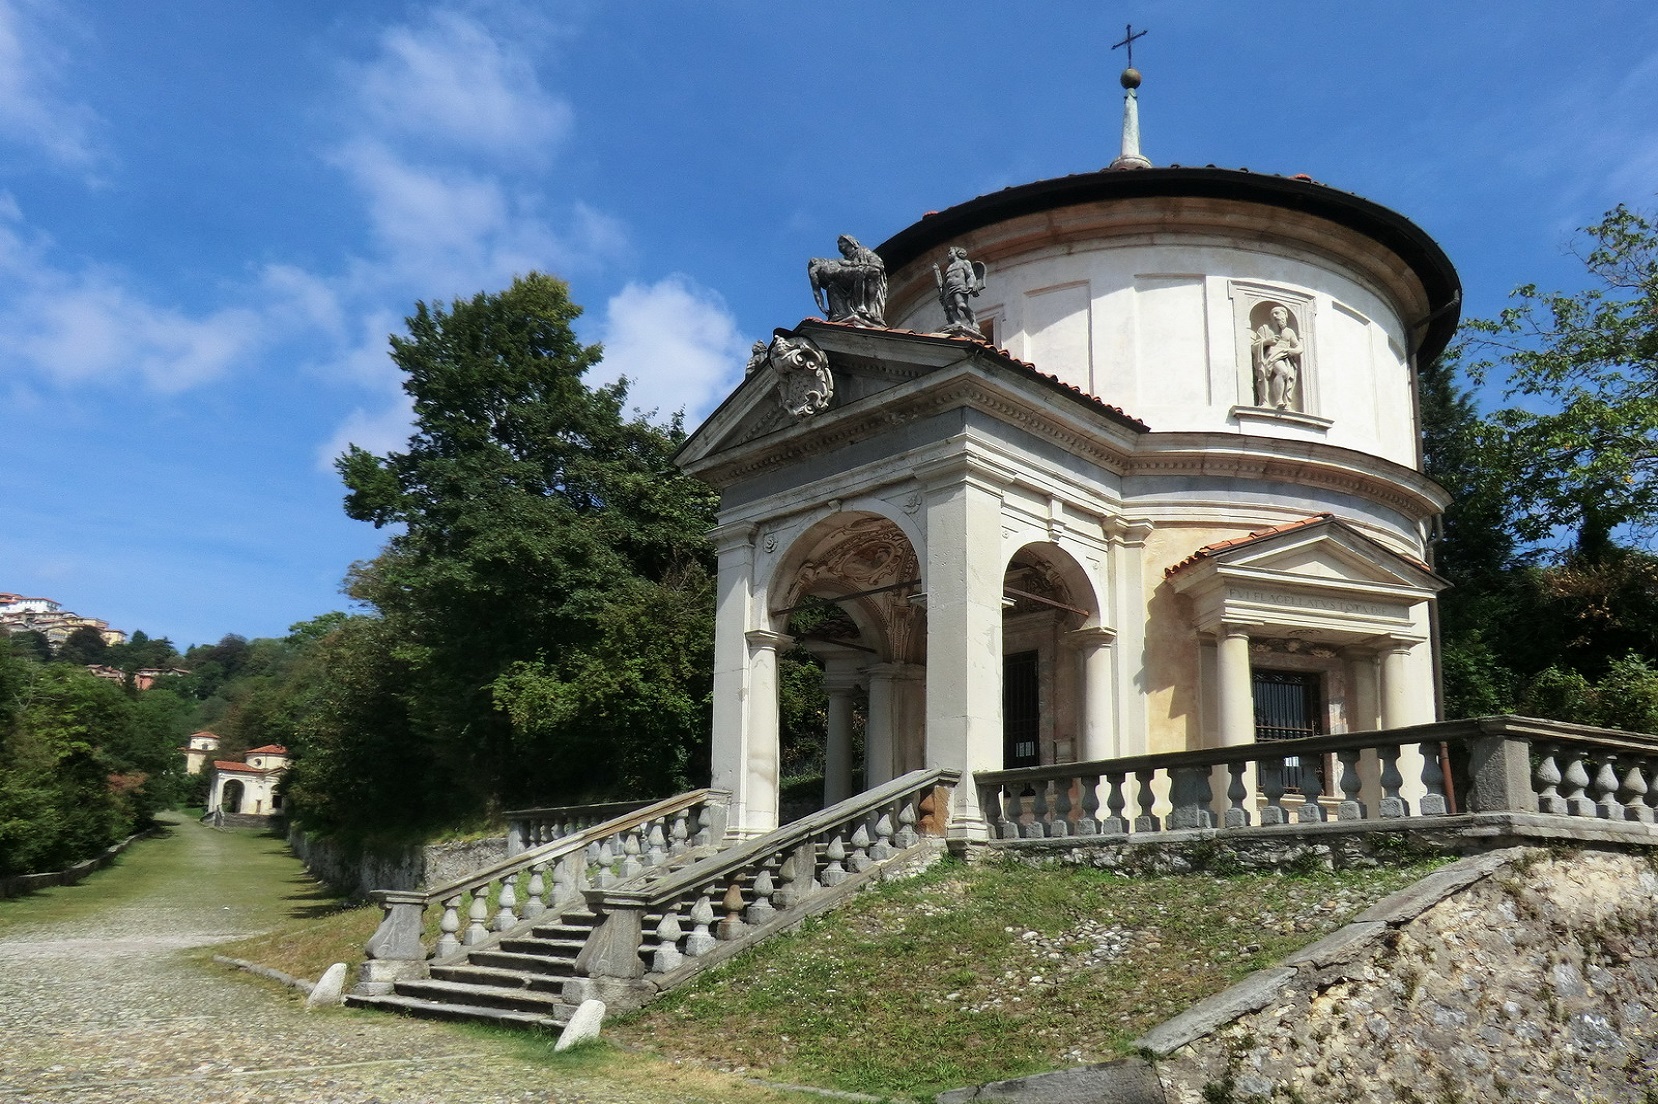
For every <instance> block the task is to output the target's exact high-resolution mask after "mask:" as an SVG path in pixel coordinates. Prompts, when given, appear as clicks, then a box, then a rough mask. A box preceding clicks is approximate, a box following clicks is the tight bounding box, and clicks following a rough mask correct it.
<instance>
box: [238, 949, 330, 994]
mask: <svg viewBox="0 0 1658 1104" xmlns="http://www.w3.org/2000/svg"><path fill="white" fill-rule="evenodd" d="M213 961H214V962H217V963H219V964H220V965H221V966H234V967H236V968H237V969H238V970H246V971H247V972H248V973H250V974H258V975H259V976H260V977H262V978H270V979H271V980H272V981H276V982H280V983H282V984H283V985H286V986H287V987H288V988H290V989H298V990H299V991H300V992H301V993H304V994H305V995H306V996H310V995H311V990H312V989H314V988H316V986H315V985H314V984H312V983H311V982H309V981H306V980H305V979H303V978H296V977H294V975H292V974H285V973H283V972H282V971H281V970H273V969H271V968H270V967H269V966H261V965H259V963H257V962H249V961H248V960H247V959H245V958H231V957H230V956H228V955H214V956H213Z"/></svg>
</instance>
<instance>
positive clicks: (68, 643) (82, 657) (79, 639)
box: [54, 625, 109, 666]
mask: <svg viewBox="0 0 1658 1104" xmlns="http://www.w3.org/2000/svg"><path fill="white" fill-rule="evenodd" d="M108 652H109V645H108V644H106V643H105V642H104V634H103V633H101V632H99V631H98V630H97V629H95V628H93V627H92V626H90V625H82V626H81V627H80V628H78V629H76V630H75V631H74V632H72V633H70V634H69V635H68V637H66V638H65V639H64V641H63V643H62V644H59V645H58V650H57V653H56V655H55V657H54V658H56V659H57V661H58V662H59V663H74V664H79V665H82V666H84V665H87V664H93V663H102V662H104V657H105V655H106V654H107V653H108Z"/></svg>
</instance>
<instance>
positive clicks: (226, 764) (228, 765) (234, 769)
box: [213, 759, 265, 774]
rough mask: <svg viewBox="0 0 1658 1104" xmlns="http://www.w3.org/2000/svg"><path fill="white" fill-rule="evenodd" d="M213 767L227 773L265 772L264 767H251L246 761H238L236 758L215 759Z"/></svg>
mask: <svg viewBox="0 0 1658 1104" xmlns="http://www.w3.org/2000/svg"><path fill="white" fill-rule="evenodd" d="M213 769H214V770H222V771H224V772H226V773H227V774H264V773H265V770H264V768H263V767H250V766H248V765H247V764H246V763H238V762H237V761H236V760H234V759H215V760H213Z"/></svg>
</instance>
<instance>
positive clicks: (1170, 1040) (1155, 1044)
mask: <svg viewBox="0 0 1658 1104" xmlns="http://www.w3.org/2000/svg"><path fill="white" fill-rule="evenodd" d="M1295 974H1296V971H1295V969H1294V968H1293V967H1290V966H1274V967H1272V968H1270V969H1266V970H1257V971H1256V972H1255V973H1253V974H1250V975H1249V976H1248V977H1246V978H1244V979H1243V980H1242V981H1240V982H1238V984H1236V985H1234V986H1232V988H1230V989H1227V990H1225V991H1223V992H1220V993H1216V994H1215V995H1214V996H1212V997H1208V998H1206V999H1204V1000H1201V1001H1198V1002H1197V1003H1196V1004H1194V1005H1192V1007H1190V1008H1188V1009H1187V1010H1186V1011H1184V1012H1182V1013H1181V1014H1180V1015H1178V1016H1176V1017H1175V1018H1174V1019H1172V1020H1165V1021H1164V1022H1163V1023H1160V1024H1158V1025H1157V1026H1156V1027H1154V1028H1152V1029H1151V1030H1150V1031H1148V1032H1146V1033H1145V1034H1144V1035H1143V1036H1141V1037H1140V1038H1139V1039H1136V1040H1135V1041H1134V1046H1136V1047H1144V1048H1146V1049H1147V1050H1150V1051H1152V1052H1153V1053H1155V1054H1172V1053H1173V1052H1175V1051H1177V1050H1179V1049H1180V1048H1181V1047H1183V1046H1185V1045H1186V1044H1187V1043H1190V1042H1192V1041H1194V1040H1196V1039H1201V1038H1203V1037H1204V1036H1205V1035H1208V1034H1209V1033H1210V1032H1212V1031H1214V1030H1215V1029H1217V1028H1219V1027H1222V1026H1224V1025H1226V1024H1229V1023H1231V1022H1232V1021H1233V1020H1235V1019H1237V1018H1238V1017H1239V1016H1243V1015H1246V1014H1247V1013H1250V1012H1255V1011H1258V1010H1259V1009H1261V1008H1264V1007H1266V1005H1267V1002H1268V1001H1270V1000H1272V999H1273V998H1274V997H1276V996H1277V995H1278V994H1279V993H1281V992H1283V991H1284V988H1285V986H1287V985H1288V984H1289V983H1290V981H1291V980H1292V979H1294V977H1295Z"/></svg>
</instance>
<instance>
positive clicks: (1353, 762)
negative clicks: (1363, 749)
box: [1336, 748, 1365, 820]
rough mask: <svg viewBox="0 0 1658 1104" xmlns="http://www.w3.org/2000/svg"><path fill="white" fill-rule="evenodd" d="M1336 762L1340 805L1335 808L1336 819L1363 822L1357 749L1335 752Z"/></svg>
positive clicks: (1363, 814) (1361, 785)
mask: <svg viewBox="0 0 1658 1104" xmlns="http://www.w3.org/2000/svg"><path fill="white" fill-rule="evenodd" d="M1336 761H1337V762H1338V763H1340V764H1341V804H1340V805H1339V806H1337V807H1336V819H1337V820H1363V819H1365V807H1364V802H1363V801H1360V800H1359V791H1360V789H1362V788H1363V784H1362V783H1361V782H1360V781H1359V749H1358V748H1349V749H1348V750H1346V751H1338V752H1336Z"/></svg>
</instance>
